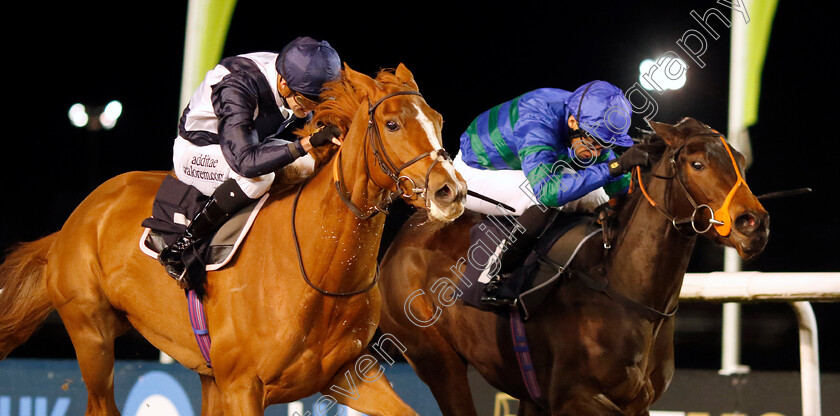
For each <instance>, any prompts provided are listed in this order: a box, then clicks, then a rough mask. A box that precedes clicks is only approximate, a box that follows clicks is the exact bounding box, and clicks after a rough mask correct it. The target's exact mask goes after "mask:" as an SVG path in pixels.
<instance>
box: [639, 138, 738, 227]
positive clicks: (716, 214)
mask: <svg viewBox="0 0 840 416" xmlns="http://www.w3.org/2000/svg"><path fill="white" fill-rule="evenodd" d="M708 136H713V137H718V138H720V141H721V142H722V143H723V147H724V148H725V149H726V153H727V154H728V155H729V159H730V160H731V161H732V166H733V167H734V168H735V175H736V177H737V178H738V179H737V180H736V181H735V185H732V188H731V189H730V190H729V193H728V194H727V195H726V199H725V200H724V202H723V205H721V207H720V208H718V209H717V210H714V209H712V207H710V206H709V205H707V204H697V203H696V202H695V201H694V198H692V197H691V194H690V193H689V192H688V188H686V186H685V183H683V181H682V178H681V177H680V175H679V171H678V170H677V157H678V155H679V152H680V151H681V150H682V149H683V148H684V147H685V145H686V144H688V141H689V140H691V139H693V138H695V137H708ZM668 162H669V163H670V164H671V166H672V167H673V169H674V175H673V176H670V177H667V176H659V175H656V174H654V175H653V177H655V178H658V179H676V180H677V183H679V184H680V187H681V188H682V190H683V194H684V195H685V197H686V198H687V199H688V202H689V203H691V206H692V207H694V211H692V213H691V216H689V217H683V218H677V217H676V216H674V215H671V214H669V213H668V212H667V211H665V210H664V209H663V208H662V207H660V206H659V205H658V204H657V203H656V201H654V200H653V198H651V197H650V195H648V193H647V190H645V186H644V183H643V182H642V170H641V168H640V167H638V166H636V176H637V178H638V180H639V189H641V191H642V194H643V195H644V196H645V198H646V199H647V200H648V202H649V203H650V205H651V206H653V207H654V208H656V209H658V210H659V212H661V213H662V215H664V216H665V217H666V218H668V220H669V221H671V224H672V225H673V226H674V228H676V229H677V230H680V227H679V226H680V225H683V224H685V223H690V224H691V228H692V229H693V230H694V232H695V233H697V234H704V233H706V232H708V231H709V230H710V229H711V228H712V226H714V227H715V231H717V232H718V234H719V235H720V236H721V237H726V236H728V235H729V232H730V231H731V224H732V219H731V217H730V216H729V204H730V203H731V202H732V198H733V197H734V196H735V192H736V191H737V190H738V188H739V187H740V186H741V184H743V185H744V186H745V187H747V188H749V187H748V186H747V182H746V181H744V178H743V177H742V176H741V171H740V169H738V162H736V161H735V156H734V155H733V154H732V149H731V148H730V146H729V144H728V143H727V142H726V139H725V138H724V136H723V135H722V134H720V133H718V132H707V133H699V134H695V135H693V136H690V137H689V138H687V139H685V141H684V142H683V144H681V145H680V146H679V147H677V148H676V149H675V150H674V151H673V152H672V153H671V156H670V157H669V160H668ZM704 209H705V210H708V211H709V214H710V215H711V217H710V218H709V224H708V225H707V226H706V228H704V229H699V228H698V227H697V225H696V222H695V218H696V217H697V213H698V212H701V211H702V210H704ZM718 218H720V219H718Z"/></svg>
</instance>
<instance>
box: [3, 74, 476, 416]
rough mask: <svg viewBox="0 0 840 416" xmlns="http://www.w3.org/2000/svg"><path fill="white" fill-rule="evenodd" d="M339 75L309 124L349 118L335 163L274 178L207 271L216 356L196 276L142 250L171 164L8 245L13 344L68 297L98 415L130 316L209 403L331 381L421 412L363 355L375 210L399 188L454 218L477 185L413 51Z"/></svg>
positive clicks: (107, 187) (435, 214)
mask: <svg viewBox="0 0 840 416" xmlns="http://www.w3.org/2000/svg"><path fill="white" fill-rule="evenodd" d="M326 88H327V90H326V91H325V92H324V97H325V98H326V99H325V100H324V101H323V102H322V103H321V104H320V105H319V107H318V108H317V109H316V112H315V116H314V118H313V120H312V122H311V123H310V124H309V125H308V126H307V127H306V128H305V129H304V130H305V131H304V132H302V133H303V134H309V133H311V132H313V131H314V129H315V128H316V127H317V126H318V123H329V124H333V125H336V126H338V127H339V128H340V129H341V130H342V132H343V137H345V139H344V141H343V145H342V146H341V147H340V151H339V152H337V153H338V154H340V155H341V156H340V157H336V156H334V155H335V154H336V148H337V147H335V146H333V147H332V149H329V152H324V154H322V155H320V156H323V157H322V158H320V160H322V161H324V162H323V163H320V165H319V166H325V163H329V164H330V165H329V166H325V167H323V168H321V169H319V170H317V171H316V172H315V174H314V176H313V177H311V178H310V179H309V180H307V181H306V182H302V185H300V187H301V188H302V189H301V190H300V191H299V192H297V193H296V192H285V193H282V192H275V191H276V189H275V190H272V194H271V196H270V198H269V200H268V202H267V203H266V205H265V206H264V208H263V209H262V212H260V215H259V216H258V217H257V219H256V222H255V223H254V224H253V227H252V229H251V230H250V232H249V235H248V237H247V241H246V243H245V244H243V245H242V247H241V250H240V252H239V253H238V257H237V259H236V264H235V265H234V266H229V267H226V268H223V269H221V270H219V271H215V272H210V273H209V275H208V281H207V283H206V289H207V296H206V298H205V302H204V306H205V310H206V316H207V321H208V326H209V331H210V335H211V337H212V348H211V350H210V357H211V362H212V368H210V367H208V366H207V364H206V363H205V361H204V359H203V358H202V355H201V353H200V351H199V348H198V346H197V343H196V339H195V337H194V335H193V333H192V328H191V326H190V319H189V316H188V313H187V303H186V297H185V296H184V292H183V290H181V289H179V288H178V286H177V285H176V284H175V282H173V281H172V279H171V278H169V277H168V276H167V275H166V273H165V272H164V270H163V268H162V267H161V266H160V264H158V262H157V261H156V260H155V259H152V258H150V257H149V256H146V255H144V254H142V253H141V252H140V250H138V241H139V238H140V235H141V233H142V229H141V227H140V223H141V222H142V221H143V220H144V219H145V218H146V217H148V216H149V213H150V212H151V211H150V210H151V206H152V200H153V199H154V197H155V193H156V191H157V189H158V187H159V185H160V184H161V182H162V180H163V178H164V176H165V175H166V174H167V173H143V172H131V173H126V174H122V175H120V176H117V177H115V178H113V179H111V180H109V181H107V182H105V183H104V184H103V185H101V186H100V187H99V188H97V189H96V190H94V191H93V192H92V193H91V194H90V195H89V196H88V197H87V198H86V199H85V200H84V201H83V202H82V203H81V205H79V207H78V208H76V210H75V211H74V212H73V213H72V215H71V216H70V217H69V219H68V220H67V222H66V223H65V224H64V227H63V228H62V229H61V230H60V231H58V232H57V233H54V234H52V235H50V236H47V237H44V238H43V239H41V240H37V241H34V242H32V243H28V244H24V245H23V246H22V247H21V248H19V249H18V250H17V251H15V252H12V253H11V254H10V255H9V256H8V259H7V260H6V262H5V263H4V264H3V265H2V268H0V279H2V280H0V282H2V286H1V287H2V288H3V292H2V294H0V358H2V357H5V356H6V355H7V354H8V353H9V351H10V350H11V349H12V348H14V347H15V346H17V345H19V344H20V343H21V342H23V341H24V340H25V339H26V338H27V337H28V336H29V335H30V334H31V333H32V331H34V330H35V328H36V327H37V325H38V324H39V323H40V322H41V321H43V319H45V317H46V316H47V314H48V313H49V311H50V310H52V309H53V308H55V309H57V310H58V313H59V314H60V316H61V319H62V320H63V322H64V324H65V326H66V328H67V331H68V333H69V334H70V338H71V340H72V342H73V346H74V347H75V350H76V356H77V359H78V362H79V366H80V368H81V372H82V376H83V378H84V381H85V385H86V387H87V390H88V404H87V412H86V414H87V415H117V414H118V410H117V406H116V404H115V402H114V396H113V366H114V338H116V337H117V336H119V335H120V334H122V333H124V332H126V331H127V330H128V329H129V327H130V326H133V327H134V328H136V329H137V330H138V331H139V332H140V333H141V334H142V335H143V336H144V337H145V338H146V339H148V340H149V341H150V342H151V343H152V344H153V345H155V346H156V347H157V348H159V349H160V350H161V351H164V352H165V353H167V354H169V355H170V356H172V357H173V358H174V359H175V360H177V361H178V362H179V363H181V364H183V365H184V366H185V367H187V368H190V369H192V370H194V371H196V372H198V373H199V375H200V379H201V382H202V414H204V415H209V414H214V415H215V414H219V415H220V414H225V415H261V414H263V411H264V409H265V407H267V406H268V405H270V404H274V403H285V402H290V401H294V400H298V399H300V398H304V397H307V396H310V395H312V394H315V393H317V392H319V391H320V392H323V393H324V394H325V396H324V398H326V397H327V396H326V394H328V393H329V394H330V397H331V398H334V399H335V402H338V403H342V404H346V405H347V406H350V407H352V408H354V409H356V410H359V411H361V412H364V413H367V414H371V415H384V414H389V415H395V414H396V415H413V414H416V413H415V412H414V411H413V410H412V409H411V408H410V407H409V406H408V405H406V404H405V403H404V402H403V401H402V400H401V399H400V398H399V397H398V396H397V395H396V393H395V392H394V391H393V390H392V388H391V386H390V384H389V383H388V381H387V380H386V378H385V377H378V378H376V377H372V375H374V374H375V373H376V372H377V370H380V369H379V368H378V367H376V366H372V365H367V366H358V365H355V366H354V364H355V362H356V360H357V359H359V358H360V357H362V358H364V354H365V348H366V346H367V345H368V343H369V342H370V340H371V338H372V337H373V334H374V331H375V330H376V327H377V324H378V322H379V315H380V310H381V296H380V293H379V289H378V287H376V285H375V284H374V282H375V278H376V277H377V263H376V260H377V254H378V247H379V244H380V237H381V234H382V231H383V227H384V223H385V218H384V215H370V214H372V213H374V212H376V211H375V208H379V209H383V208H384V207H386V205H387V203H388V202H390V200H391V198H393V197H399V196H402V197H403V198H404V199H406V200H407V201H408V202H409V203H410V204H412V205H414V206H416V207H418V208H421V209H424V210H428V212H429V216H430V217H431V218H432V219H433V220H436V221H443V222H447V221H452V220H453V219H455V218H457V217H458V216H459V215H460V214H461V213H462V212H463V201H464V198H465V196H466V185H465V183H464V182H463V180H462V179H460V177H459V176H458V174H457V173H456V172H455V170H454V168H453V167H452V164H451V162H450V161H449V158H448V156H447V155H446V152H445V151H443V148H442V143H441V124H442V118H441V116H440V114H439V113H437V112H436V111H434V110H433V109H432V108H431V107H429V105H428V104H427V103H426V102H425V100H424V99H423V98H422V96H421V95H420V94H419V92H417V84H416V83H415V81H414V77H413V75H412V74H411V72H410V71H409V70H408V69H406V68H405V66H403V65H402V64H400V65H399V66H398V67H397V68H396V70H394V71H381V72H380V73H379V74H378V75H377V78H376V79H372V78H370V77H368V76H366V75H364V74H361V73H358V72H356V71H353V70H352V69H350V68H349V67H347V66H346V65H345V67H344V69H343V70H342V79H341V80H339V81H336V82H333V83H331V84H330V85H328V86H327V87H326ZM330 156H332V157H331V158H329V157H330ZM351 207H352V210H351ZM354 211H359V212H361V214H362V215H361V217H362V218H360V217H357V216H356V215H355V214H354ZM299 261H300V263H301V264H299ZM301 270H303V272H302V271H301ZM304 273H305V274H304ZM366 363H368V364H369V362H367V361H366ZM360 368H362V370H361V371H360V370H359V369H360ZM331 387H332V391H331ZM336 389H342V391H345V392H348V393H347V394H346V395H339V394H336V393H335V391H336ZM351 393H352V394H351ZM335 402H332V403H322V404H326V405H329V406H330V407H331V406H332V405H334V404H335Z"/></svg>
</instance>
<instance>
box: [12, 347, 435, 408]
mask: <svg viewBox="0 0 840 416" xmlns="http://www.w3.org/2000/svg"><path fill="white" fill-rule="evenodd" d="M383 369H384V370H385V376H386V377H388V380H389V381H390V382H391V383H392V384H393V386H394V390H396V392H397V394H399V395H400V397H401V398H402V399H403V400H405V402H406V403H408V404H409V405H410V406H411V407H413V408H414V410H416V411H417V412H418V413H420V414H423V415H435V414H438V415H439V414H440V410H438V407H437V405H436V404H435V401H434V398H433V397H432V393H431V391H430V390H429V388H428V387H427V386H426V385H425V384H423V382H422V381H420V379H419V378H418V377H417V376H416V375H415V374H414V370H412V369H411V367H410V366H409V365H408V364H405V363H395V364H393V365H391V366H388V365H384V366H383ZM114 396H115V398H116V401H117V407H118V408H119V409H120V412H121V413H122V415H123V416H151V415H155V416H197V415H198V414H200V412H201V383H200V382H199V379H198V376H197V375H196V373H194V372H192V371H190V370H187V369H186V368H184V367H182V366H181V365H180V364H160V363H158V362H155V361H117V363H116V365H115V367H114ZM320 397H321V395H320V394H318V395H315V396H311V397H308V398H305V399H302V400H300V401H298V402H293V403H289V404H277V405H272V406H269V407H268V409H266V412H265V414H266V415H275V416H292V415H294V414H295V413H297V414H298V415H300V416H340V415H342V414H344V415H348V416H352V415H354V414H356V415H358V414H359V413H358V412H355V411H353V410H351V409H349V408H347V407H345V406H332V408H327V407H325V406H318V407H319V408H324V409H325V410H322V409H316V406H315V403H316V401H317V400H318V399H319V398H320ZM86 403H87V391H86V390H85V385H84V381H82V376H81V372H80V371H79V366H78V364H77V363H76V361H74V360H35V359H8V360H5V361H0V416H65V415H81V414H84V413H85V407H86ZM327 413H328V415H327Z"/></svg>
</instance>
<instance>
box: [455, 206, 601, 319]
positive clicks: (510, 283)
mask: <svg viewBox="0 0 840 416" xmlns="http://www.w3.org/2000/svg"><path fill="white" fill-rule="evenodd" d="M502 223H504V221H499V220H498V219H492V218H489V217H488V218H485V219H484V220H483V221H482V222H480V223H479V224H477V225H476V226H475V227H474V228H473V231H472V232H471V233H470V234H471V238H470V240H471V247H472V246H473V245H475V244H485V245H486V242H487V241H488V240H498V241H501V239H503V238H504V236H503V234H504V233H505V232H504V231H500V230H499V225H500V224H502ZM490 224H493V225H494V227H491V226H490ZM482 225H484V227H481V226H482ZM488 229H489V230H491V232H489V233H488V232H487V230H488ZM478 230H481V231H483V234H479V233H477V232H476V231H478ZM601 232H602V228H601V226H600V225H598V224H597V222H596V221H595V218H594V217H593V216H592V215H589V214H580V213H563V212H561V213H560V214H559V215H557V217H556V218H555V220H554V221H553V222H552V223H551V224H550V225H549V226H548V228H546V230H545V232H544V233H543V235H542V237H541V238H540V240H539V241H538V242H537V244H536V247H534V249H533V250H532V251H531V254H530V255H529V256H528V257H527V259H526V260H525V262H524V263H523V265H522V266H520V267H519V268H518V269H517V270H516V271H514V272H513V274H512V276H511V277H510V278H509V279H508V280H507V281H506V282H505V284H504V286H502V287H501V288H500V290H499V294H500V295H501V296H505V297H509V298H515V299H517V306H518V308H519V309H520V310H521V312H522V318H523V319H524V320H527V319H528V318H530V317H531V316H533V314H534V313H535V312H536V310H537V309H538V308H539V306H540V305H541V304H542V303H543V302H544V301H545V300H546V298H548V297H549V296H550V295H551V293H552V292H553V291H554V290H556V288H557V285H558V284H560V282H561V281H562V280H563V277H564V276H565V275H566V273H565V272H566V269H567V268H568V266H569V264H571V262H572V260H574V258H575V256H576V255H577V253H578V251H579V250H580V247H582V246H583V244H584V243H586V242H587V241H589V240H590V239H591V238H592V237H594V236H596V235H598V234H600V233H601ZM488 234H492V235H493V236H494V237H493V238H491V237H489V236H488ZM482 238H484V241H485V242H484V243H482V242H481V239H482ZM485 251H486V250H485ZM489 255H492V253H488V256H489ZM471 257H473V258H472V259H470V260H473V261H474V260H476V259H475V257H476V256H475V255H473V256H471ZM477 260H478V261H477V263H478V264H482V262H483V264H487V262H486V261H484V260H482V259H477ZM469 263H470V262H468V264H467V271H466V273H465V277H466V279H465V280H468V281H470V282H475V281H479V282H480V281H481V280H480V279H477V278H476V277H475V276H476V275H477V274H478V273H481V272H482V270H478V268H474V267H471V265H470V264H469ZM471 269H472V270H471ZM458 281H459V283H458V285H459V289H461V290H462V291H463V296H461V299H462V300H463V301H464V303H465V304H467V305H469V306H472V307H475V308H478V309H481V310H486V311H494V312H501V311H499V310H498V309H495V308H492V307H489V306H487V305H485V304H483V303H482V302H481V301H480V299H481V296H482V294H483V291H484V285H481V284H478V285H476V284H472V285H470V286H466V285H465V284H464V283H463V280H462V279H458Z"/></svg>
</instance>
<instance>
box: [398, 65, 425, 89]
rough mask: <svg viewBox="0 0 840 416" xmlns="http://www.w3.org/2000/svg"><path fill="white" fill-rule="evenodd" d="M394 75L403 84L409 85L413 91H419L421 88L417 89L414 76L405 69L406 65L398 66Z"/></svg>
mask: <svg viewBox="0 0 840 416" xmlns="http://www.w3.org/2000/svg"><path fill="white" fill-rule="evenodd" d="M394 75H396V76H397V79H398V80H400V81H401V82H403V83H405V84H408V86H410V87H411V88H412V89H414V90H419V89H420V88H418V87H417V83H416V82H415V81H414V74H412V73H411V71H409V70H408V68H406V67H405V65H403V64H402V62H400V64H399V65H397V70H396V71H395V72H394Z"/></svg>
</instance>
